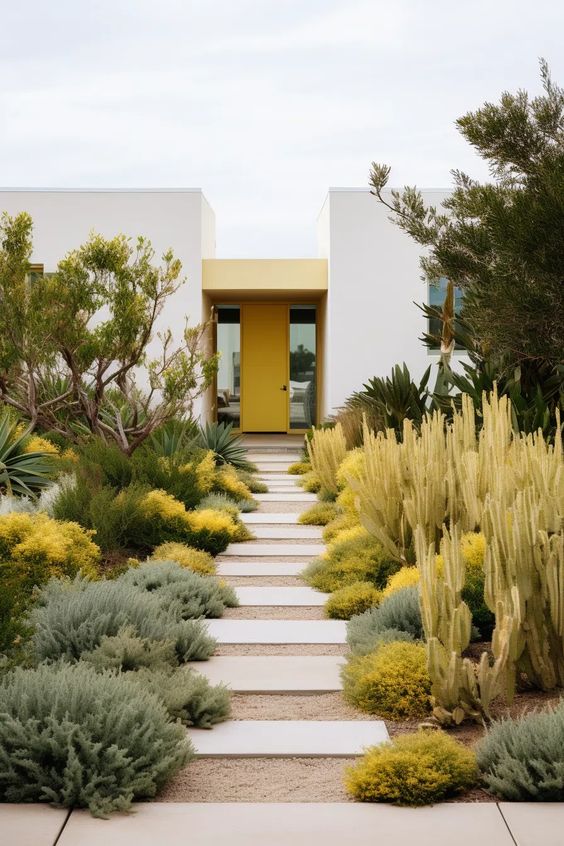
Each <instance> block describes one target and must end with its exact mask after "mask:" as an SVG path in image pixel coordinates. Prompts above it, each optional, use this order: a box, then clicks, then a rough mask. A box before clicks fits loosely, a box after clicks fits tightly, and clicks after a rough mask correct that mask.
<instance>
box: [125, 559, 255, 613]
mask: <svg viewBox="0 0 564 846" xmlns="http://www.w3.org/2000/svg"><path fill="white" fill-rule="evenodd" d="M118 581H119V582H122V583H123V584H126V585H132V586H133V587H136V588H138V589H140V590H142V591H146V592H148V593H150V594H151V595H152V596H154V597H155V598H156V599H157V600H158V601H159V602H160V603H161V604H162V605H163V607H164V608H167V609H168V610H169V612H170V614H172V615H173V616H175V617H176V618H177V620H196V619H198V618H199V617H221V616H223V612H224V611H225V608H226V607H228V608H233V607H235V606H236V605H238V604H239V603H238V600H237V596H236V594H235V591H234V590H233V588H232V587H230V586H229V585H227V584H225V583H222V582H220V581H219V579H217V578H216V577H215V576H202V575H200V574H199V573H195V572H194V571H193V570H189V569H187V568H186V567H181V566H180V564H177V563H176V562H175V561H153V560H151V561H147V562H146V563H145V564H141V565H140V566H139V567H133V568H130V569H129V570H127V571H126V572H125V573H124V574H123V575H122V576H120V577H119V579H118Z"/></svg>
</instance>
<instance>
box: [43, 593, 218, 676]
mask: <svg viewBox="0 0 564 846" xmlns="http://www.w3.org/2000/svg"><path fill="white" fill-rule="evenodd" d="M29 623H30V626H31V628H32V630H33V635H32V638H31V643H30V651H31V654H32V656H33V658H34V659H35V660H36V661H44V660H47V659H49V660H57V659H58V658H64V659H66V660H68V661H77V660H79V658H81V656H82V655H83V653H85V652H88V653H91V652H93V651H94V650H96V648H97V647H98V646H100V644H101V643H102V639H103V638H104V637H115V636H116V635H118V634H119V633H120V632H122V631H123V630H124V629H127V630H128V631H129V632H131V633H132V634H134V635H136V636H137V637H139V638H141V639H142V640H145V641H160V642H163V641H164V642H172V643H173V645H174V650H175V655H176V659H177V661H178V662H180V663H185V662H187V661H205V660H206V659H207V658H209V657H210V655H211V654H212V653H213V650H214V647H215V641H214V640H213V639H212V638H210V637H209V636H208V635H207V633H206V630H205V628H204V627H203V626H202V624H201V623H199V622H197V621H194V620H187V621H183V622H180V621H179V617H178V616H177V614H176V613H175V611H173V610H172V609H170V610H169V609H166V608H165V607H164V603H163V602H162V601H161V600H159V598H158V597H157V596H154V595H152V594H151V593H150V592H148V591H145V590H140V589H139V588H137V587H135V586H134V585H132V584H129V583H128V582H127V581H122V580H121V577H120V578H119V579H116V580H114V581H100V582H87V581H84V580H82V579H80V578H77V579H75V580H74V581H73V582H71V583H69V582H66V581H62V580H57V579H53V580H51V581H50V582H49V583H48V584H47V585H45V586H44V587H43V588H42V589H41V590H40V591H39V594H38V601H37V603H36V604H35V605H34V607H33V608H32V609H31V611H30V614H29Z"/></svg>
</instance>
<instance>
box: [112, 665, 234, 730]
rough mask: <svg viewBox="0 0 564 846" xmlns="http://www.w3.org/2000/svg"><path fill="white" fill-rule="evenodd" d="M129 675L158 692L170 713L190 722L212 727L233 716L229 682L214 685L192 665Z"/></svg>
mask: <svg viewBox="0 0 564 846" xmlns="http://www.w3.org/2000/svg"><path fill="white" fill-rule="evenodd" d="M127 678H128V679H129V680H131V681H133V682H134V683H135V684H140V685H141V687H143V688H144V689H145V690H149V691H151V693H154V695H155V696H158V698H159V699H160V700H161V701H162V702H163V704H164V706H165V708H166V710H167V711H168V713H169V714H170V716H171V717H173V719H175V720H180V721H181V722H182V723H184V725H186V726H195V727H196V728H203V729H209V728H211V727H212V726H213V725H215V723H221V722H223V721H224V720H226V719H227V718H228V717H229V716H230V713H231V700H230V695H229V690H228V689H227V688H226V687H225V685H222V684H218V685H212V684H210V683H209V681H208V680H207V679H206V678H205V677H204V676H202V675H200V673H196V672H194V670H191V669H190V668H188V667H179V668H178V669H176V670H174V671H171V670H149V669H144V670H139V671H138V672H137V673H128V675H127Z"/></svg>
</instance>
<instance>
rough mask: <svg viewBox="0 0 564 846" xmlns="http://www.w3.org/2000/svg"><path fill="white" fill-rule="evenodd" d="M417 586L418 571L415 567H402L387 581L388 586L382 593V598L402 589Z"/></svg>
mask: <svg viewBox="0 0 564 846" xmlns="http://www.w3.org/2000/svg"><path fill="white" fill-rule="evenodd" d="M418 584H419V570H418V569H417V567H402V568H401V570H398V571H397V573H394V574H393V576H390V578H389V579H388V584H387V585H386V587H385V588H384V590H383V591H382V597H385V596H390V594H392V593H395V592H396V591H398V590H402V588H406V587H412V586H413V585H418Z"/></svg>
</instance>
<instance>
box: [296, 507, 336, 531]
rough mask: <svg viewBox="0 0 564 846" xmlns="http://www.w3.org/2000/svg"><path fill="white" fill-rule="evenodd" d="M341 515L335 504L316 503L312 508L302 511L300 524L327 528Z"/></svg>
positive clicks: (299, 519)
mask: <svg viewBox="0 0 564 846" xmlns="http://www.w3.org/2000/svg"><path fill="white" fill-rule="evenodd" d="M339 514H340V509H339V507H338V506H337V504H336V503H334V502H316V503H315V504H314V505H312V506H311V508H307V509H306V510H305V511H302V513H301V514H300V516H299V517H298V523H301V524H302V525H303V526H326V525H327V524H328V523H330V522H332V521H333V520H335V519H336V518H337V517H338V516H339Z"/></svg>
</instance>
